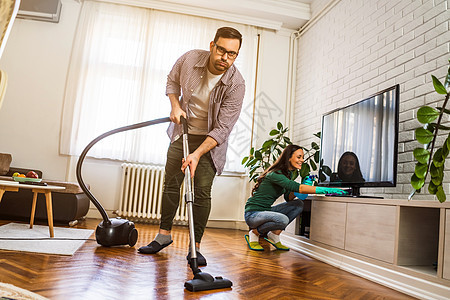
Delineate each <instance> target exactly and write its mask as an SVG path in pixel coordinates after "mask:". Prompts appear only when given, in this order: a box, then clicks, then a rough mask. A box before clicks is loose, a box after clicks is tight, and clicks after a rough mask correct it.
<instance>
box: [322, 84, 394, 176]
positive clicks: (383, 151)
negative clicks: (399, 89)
mask: <svg viewBox="0 0 450 300" xmlns="http://www.w3.org/2000/svg"><path fill="white" fill-rule="evenodd" d="M394 106H395V91H394V90H392V91H388V92H386V93H384V94H380V95H378V96H375V97H374V98H370V100H369V101H363V102H361V103H359V104H358V105H353V106H350V107H347V108H346V109H344V110H340V111H338V112H337V113H335V114H332V115H330V116H329V118H328V119H327V121H326V122H324V124H323V125H324V128H323V132H327V133H328V134H329V135H330V136H328V137H327V138H326V139H325V140H324V141H323V145H322V147H328V148H330V149H333V151H329V153H332V157H326V158H324V160H325V161H326V162H327V163H326V164H329V167H331V169H332V170H333V171H337V167H338V163H339V159H340V157H341V155H342V154H343V153H344V152H346V151H351V152H353V153H355V154H356V156H357V157H358V160H359V164H360V167H361V172H362V175H363V177H364V179H365V181H366V182H374V181H392V180H393V179H394V178H393V177H392V176H393V174H394V173H393V152H394V147H396V146H395V144H394V140H395V114H394V113H393V112H394Z"/></svg>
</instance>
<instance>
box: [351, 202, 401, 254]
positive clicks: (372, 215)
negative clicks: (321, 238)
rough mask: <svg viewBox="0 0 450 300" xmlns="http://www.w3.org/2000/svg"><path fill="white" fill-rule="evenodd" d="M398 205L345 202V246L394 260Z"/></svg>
mask: <svg viewBox="0 0 450 300" xmlns="http://www.w3.org/2000/svg"><path fill="white" fill-rule="evenodd" d="M396 224H397V207H395V206H389V205H373V204H359V203H348V204H347V223H346V229H345V250H348V251H351V252H354V253H358V254H361V255H365V256H368V257H371V258H375V259H379V260H382V261H385V262H389V263H393V262H394V258H395V242H396V233H397V231H396Z"/></svg>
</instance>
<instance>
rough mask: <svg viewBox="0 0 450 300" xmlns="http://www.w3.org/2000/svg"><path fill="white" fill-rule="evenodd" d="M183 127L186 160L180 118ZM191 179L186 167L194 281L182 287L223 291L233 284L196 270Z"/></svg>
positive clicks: (186, 147) (190, 289)
mask: <svg viewBox="0 0 450 300" xmlns="http://www.w3.org/2000/svg"><path fill="white" fill-rule="evenodd" d="M180 121H181V124H182V126H183V157H184V159H185V160H186V159H187V157H188V156H189V143H188V125H187V121H186V119H185V118H184V117H183V116H182V117H181V118H180ZM192 183H193V179H192V178H191V170H190V167H189V166H188V167H187V168H186V169H185V171H184V184H185V188H186V194H185V201H186V206H187V213H188V224H189V238H190V252H191V260H190V262H189V265H190V267H191V269H192V272H193V273H194V279H192V280H189V281H186V282H185V284H184V287H185V288H186V289H187V290H189V291H191V292H198V291H206V290H215V289H225V288H230V287H231V286H232V285H233V283H232V282H231V281H230V280H228V279H225V278H222V277H221V276H216V277H213V276H211V275H210V274H208V273H205V272H202V271H201V270H200V269H199V268H198V260H197V250H196V249H195V232H194V214H193V203H194V192H193V186H192Z"/></svg>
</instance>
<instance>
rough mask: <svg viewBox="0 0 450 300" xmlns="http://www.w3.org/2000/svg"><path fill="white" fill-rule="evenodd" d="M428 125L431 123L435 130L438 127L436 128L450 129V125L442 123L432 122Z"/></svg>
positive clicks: (430, 125)
mask: <svg viewBox="0 0 450 300" xmlns="http://www.w3.org/2000/svg"><path fill="white" fill-rule="evenodd" d="M428 125H429V127H430V128H433V130H434V129H436V128H439V129H442V130H450V127H448V126H444V125H442V124H440V125H439V126H438V125H437V124H436V123H431V124H428ZM430 128H428V129H430Z"/></svg>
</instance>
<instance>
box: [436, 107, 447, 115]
mask: <svg viewBox="0 0 450 300" xmlns="http://www.w3.org/2000/svg"><path fill="white" fill-rule="evenodd" d="M436 109H438V110H439V111H441V110H442V107H436ZM443 112H445V113H446V114H448V115H450V110H448V109H446V108H444V110H443Z"/></svg>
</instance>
